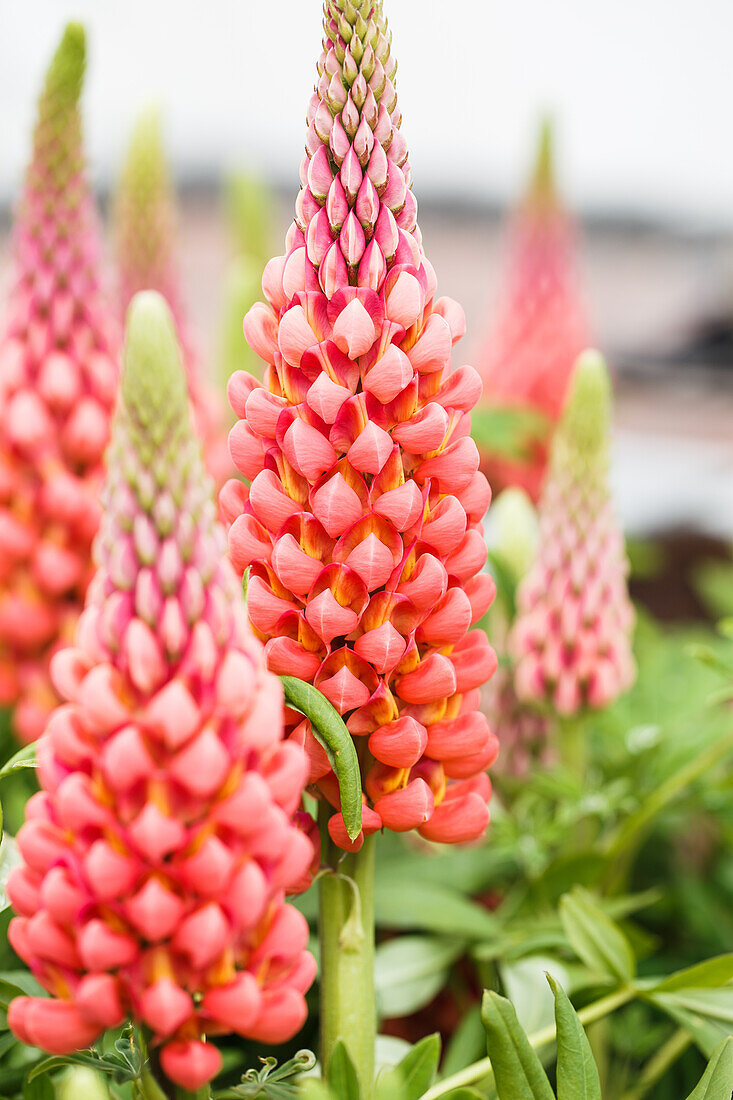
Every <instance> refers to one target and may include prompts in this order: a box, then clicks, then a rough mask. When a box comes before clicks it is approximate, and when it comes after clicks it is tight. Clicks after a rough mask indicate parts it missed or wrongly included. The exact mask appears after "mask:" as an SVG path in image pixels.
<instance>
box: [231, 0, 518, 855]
mask: <svg viewBox="0 0 733 1100" xmlns="http://www.w3.org/2000/svg"><path fill="white" fill-rule="evenodd" d="M324 29H325V38H324V49H323V53H322V55H321V58H320V61H319V63H318V82H317V85H316V90H315V92H314V94H313V97H312V99H311V102H310V106H309V109H308V135H307V139H306V155H305V157H304V159H303V163H302V165H301V183H302V188H301V191H300V193H299V195H298V199H297V202H296V207H295V221H294V223H293V225H292V226H291V228H290V231H289V233H288V235H287V239H286V249H285V254H284V255H282V256H277V257H275V259H273V260H271V261H270V262H269V263H268V265H267V267H266V268H265V272H264V276H263V280H262V286H263V291H264V294H265V297H266V299H267V303H266V304H262V303H259V304H257V305H255V306H254V307H253V308H252V309H251V310H250V312H249V313H248V314H247V316H246V318H245V322H244V330H245V335H246V337H247V340H248V342H249V343H250V345H251V346H252V347H253V348H254V349H255V350H256V351H257V352H258V354H259V355H260V356H261V357H262V359H264V360H265V362H266V364H267V371H266V375H265V385H264V387H263V386H261V385H260V384H258V383H257V381H256V380H255V379H254V378H252V377H251V376H250V375H246V374H242V373H237V374H235V375H234V376H233V377H232V379H231V382H230V386H229V395H230V400H231V403H232V407H233V409H234V411H235V412H236V414H237V416H238V417H240V420H239V422H238V423H237V424H236V425H235V426H234V428H233V430H232V433H231V435H230V449H231V454H232V457H233V459H234V461H235V463H236V464H237V466H238V467H239V469H240V471H241V472H242V474H243V475H244V476H245V478H247V479H249V480H250V481H251V486H250V488H249V490H247V489H246V488H245V487H244V485H243V484H242V483H241V482H230V483H228V485H227V486H225V488H224V490H223V491H222V496H221V503H222V509H223V513H224V515H225V518H226V519H227V520H228V522H229V524H230V525H231V529H230V533H229V549H230V554H231V557H232V560H233V561H234V563H235V566H236V568H237V569H238V570H239V572H243V571H244V570H246V569H249V592H248V606H249V614H250V618H251V621H252V623H253V624H254V626H255V628H256V630H257V632H258V634H259V636H260V637H262V638H263V639H265V640H266V642H267V645H266V652H267V659H268V664H269V667H270V668H271V669H272V670H273V671H275V672H288V673H292V674H294V675H296V676H299V677H301V678H303V679H305V680H309V681H310V682H312V683H313V684H315V686H316V687H318V688H319V689H320V690H321V691H322V692H323V693H324V694H325V695H326V696H327V697H328V698H329V699H330V701H331V702H332V703H333V704H334V706H335V707H336V708H337V709H338V710H339V711H340V713H341V714H342V715H343V716H344V718H345V719H346V722H347V725H348V728H349V730H350V731H351V733H352V734H353V735H354V737H355V738H357V740H358V742H359V746H358V747H359V752H360V757H361V761H362V766H363V786H364V790H365V792H366V799H367V801H366V804H365V806H364V812H363V823H364V828H363V833H365V834H366V833H370V832H374V831H375V830H377V829H379V828H381V827H386V828H390V829H395V830H398V831H402V830H408V829H413V828H418V829H419V830H420V832H421V833H422V835H423V836H424V837H426V838H428V839H431V840H440V841H448V842H454V841H465V840H470V839H473V838H475V837H477V836H479V835H480V834H481V833H482V832H483V830H484V829H485V827H486V824H487V821H488V810H487V801H488V796H489V781H488V777H487V776H486V768H487V767H488V766H489V765H490V764H491V763H492V761H493V760H494V758H495V756H496V752H497V743H496V739H495V738H494V736H493V734H492V733H491V731H490V730H489V727H488V723H487V721H486V718H485V717H484V716H483V715H482V714H481V712H480V710H479V696H480V687H481V685H482V684H483V683H484V682H485V681H486V680H487V679H488V678H489V677H490V676H491V674H492V672H493V671H494V668H495V665H496V657H495V655H494V652H493V650H492V649H491V647H490V646H489V643H488V640H487V638H486V635H485V633H484V632H483V631H482V630H474V631H471V630H470V627H471V625H472V624H473V623H475V622H477V621H478V619H480V618H481V616H482V615H483V614H484V613H485V611H486V609H487V607H488V606H489V604H490V603H491V601H492V599H493V596H494V592H495V588H494V584H493V581H492V580H491V578H490V577H489V575H488V574H486V573H482V572H481V570H482V568H483V565H484V562H485V559H486V546H485V543H484V539H483V534H482V526H481V523H482V519H483V516H484V513H485V511H486V508H487V506H488V503H489V498H490V490H489V486H488V483H487V481H486V478H485V477H484V476H483V474H481V473H480V472H479V470H478V465H479V456H478V452H477V449H476V445H475V444H474V442H473V440H472V439H471V437H470V434H469V433H470V416H469V415H468V414H469V410H470V409H471V408H472V406H473V405H474V404H475V403H476V401H477V400H478V398H479V395H480V393H481V381H480V379H479V377H478V375H477V373H476V371H475V370H473V368H472V367H461V368H460V369H459V370H455V371H454V370H453V369H452V365H451V347H452V345H453V344H454V343H455V342H456V340H458V339H459V338H460V337H461V336H462V335H463V331H464V316H463V311H462V310H461V308H460V306H458V305H457V304H456V303H455V302H453V301H451V300H450V299H449V298H438V297H436V293H435V292H436V279H435V273H434V271H433V268H432V266H431V264H430V263H429V261H428V260H427V258H426V256H425V254H424V252H423V249H422V244H421V235H420V230H419V228H418V225H417V204H416V201H415V198H414V196H413V193H412V190H411V172H410V166H409V162H408V158H407V146H406V144H405V139H404V137H403V136H402V132H401V130H400V123H401V115H400V111H399V107H398V105H397V99H396V96H395V86H394V76H395V68H396V65H395V61H394V59H393V58H392V56H391V53H390V36H389V32H388V30H387V24H386V21H385V19H384V16H383V14H382V7H381V3H378V2H375V0H357V2H354V0H327V2H326V4H325V18H324ZM292 736H293V738H294V739H295V740H297V741H300V742H303V743H304V744H305V746H306V748H307V750H308V753H309V755H310V759H311V774H310V778H311V781H312V782H314V783H317V784H319V786H320V790H321V792H322V794H323V795H324V796H325V797H326V798H328V799H329V800H331V801H332V803H333V804H334V809H335V811H336V812H335V813H334V814H333V816H332V817H331V819H330V824H329V831H330V834H331V837H332V839H333V840H334V841H335V842H336V843H337V844H339V845H341V846H343V847H344V848H347V849H351V848H353V847H354V846H355V847H357V848H358V847H359V846H360V845H361V843H362V842H363V837H362V836H360V837H359V838H357V840H356V842H355V844H352V842H351V841H349V838H348V837H347V835H346V831H345V828H344V822H343V818H342V816H341V814H340V812H339V806H338V790H337V787H336V784H335V782H334V777H333V775H332V773H331V770H330V767H329V763H328V760H327V758H326V755H325V753H324V752H323V751H322V750H321V749H320V747H319V746H318V745H317V744H316V742H315V741H314V739H313V738H312V736H311V733H310V731H309V727H308V726H307V723H305V722H301V723H300V724H299V725H297V726H296V728H295V729H294V730H293V733H292Z"/></svg>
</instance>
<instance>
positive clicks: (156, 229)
mask: <svg viewBox="0 0 733 1100" xmlns="http://www.w3.org/2000/svg"><path fill="white" fill-rule="evenodd" d="M176 221H177V217H176V202H175V195H174V191H173V185H172V183H171V179H170V174H169V171H168V165H167V163H166V159H165V153H164V151H163V142H162V137H161V132H160V119H159V116H158V114H157V112H155V111H148V112H146V113H145V114H143V115H141V117H140V119H139V120H138V123H137V125H136V127H135V130H134V132H133V135H132V138H131V140H130V145H129V149H128V152H127V159H126V161H125V165H124V168H123V171H122V176H121V178H120V182H119V187H118V190H117V195H116V198H115V238H116V246H117V269H118V277H119V287H118V292H119V306H120V316H121V317H123V318H124V316H125V313H126V312H127V308H128V306H129V304H130V302H131V301H132V299H133V297H134V296H135V294H137V293H138V292H139V291H141V290H157V291H158V292H159V293H160V294H162V295H163V297H164V298H165V299H166V301H167V302H168V305H169V306H170V308H171V310H172V312H173V317H174V319H175V322H176V330H177V332H178V336H179V340H180V344H181V349H182V351H183V362H184V365H185V367H186V376H187V378H188V392H189V393H190V395H191V406H192V410H193V419H194V427H195V429H196V432H197V434H198V435H199V437H200V438H201V439H202V440H203V444H204V456H205V459H206V465H207V468H208V470H209V473H210V474H211V475H212V477H213V478H214V479H215V480H216V481H217V482H218V483H219V484H221V483H222V482H223V481H224V480H225V478H227V477H228V476H229V474H230V473H231V472H232V463H231V459H230V458H229V453H228V450H227V446H226V426H225V423H224V416H223V409H222V408H221V401H220V399H219V395H218V394H217V393H215V392H214V390H213V389H212V388H211V386H209V385H208V384H207V383H206V382H205V380H204V379H203V377H202V370H201V364H200V362H199V356H198V354H197V351H196V347H195V343H194V341H193V340H192V339H191V335H190V332H189V326H188V318H187V316H186V310H185V308H184V304H183V295H182V293H181V285H180V276H179V270H178V264H177V262H176V255H175V232H176Z"/></svg>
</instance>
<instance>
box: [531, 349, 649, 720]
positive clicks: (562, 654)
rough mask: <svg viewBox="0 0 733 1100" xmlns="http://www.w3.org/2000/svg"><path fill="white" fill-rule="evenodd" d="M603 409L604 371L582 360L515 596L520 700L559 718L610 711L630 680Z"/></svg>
mask: <svg viewBox="0 0 733 1100" xmlns="http://www.w3.org/2000/svg"><path fill="white" fill-rule="evenodd" d="M610 403H611V382H610V378H609V374H608V370H607V368H606V365H605V363H604V362H603V360H602V359H601V357H600V355H598V353H597V352H586V353H584V354H583V355H582V356H581V357H580V359H579V360H578V363H577V366H576V368H575V371H574V374H573V378H572V381H571V387H570V394H569V398H568V403H567V405H566V407H565V411H564V413H563V417H562V420H561V422H560V425H559V427H558V430H557V432H556V433H555V438H554V441H553V446H552V455H551V459H550V469H549V473H548V477H547V481H546V483H545V487H544V490H543V494H542V498H541V501H540V506H539V523H540V538H539V550H538V554H537V557H536V559H535V561H534V564H533V565H532V567H531V569H530V570H529V573H528V574H527V576H526V577H525V579H524V580H523V581H522V583H521V585H520V587H519V591H518V597H517V602H518V615H517V621H516V623H515V625H514V628H513V631H512V638H511V649H512V652H513V654H514V657H515V660H516V669H515V686H516V690H517V694H518V696H519V698H520V699H523V700H525V701H527V700H534V701H536V702H541V701H543V702H546V703H549V704H551V705H552V707H553V708H554V709H555V710H556V711H557V712H558V713H559V714H561V715H571V714H576V713H577V712H578V711H579V710H581V709H582V708H583V707H586V706H589V707H603V706H606V705H608V704H609V703H611V702H613V700H614V699H615V698H616V697H617V696H618V695H619V694H620V693H621V692H623V691H625V690H626V689H627V688H628V687H629V686H630V685H631V683H632V682H633V679H634V674H635V668H634V660H633V656H632V652H631V633H632V628H633V621H634V614H633V609H632V606H631V602H630V600H629V595H628V590H627V584H626V577H627V573H628V563H627V560H626V555H625V552H624V540H623V535H622V533H621V530H620V528H619V526H618V524H617V522H616V520H615V517H614V515H613V509H612V505H611V500H610V493H609V488H608V436H609V431H610Z"/></svg>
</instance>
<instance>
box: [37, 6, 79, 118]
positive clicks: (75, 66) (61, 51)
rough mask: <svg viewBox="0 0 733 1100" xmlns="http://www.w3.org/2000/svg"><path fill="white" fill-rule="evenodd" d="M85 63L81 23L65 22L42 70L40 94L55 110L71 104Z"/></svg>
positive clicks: (76, 98)
mask: <svg viewBox="0 0 733 1100" xmlns="http://www.w3.org/2000/svg"><path fill="white" fill-rule="evenodd" d="M85 66H86V32H85V31H84V27H83V25H82V24H81V23H67V25H66V30H65V31H64V35H63V38H62V39H61V41H60V43H59V45H58V48H57V50H56V53H55V54H54V56H53V60H52V61H51V64H50V65H49V67H48V72H47V73H46V84H45V87H44V97H45V98H46V99H47V100H48V101H49V102H52V103H53V105H54V107H55V109H57V110H58V109H61V108H68V107H73V106H75V105H76V104H77V103H78V101H79V96H80V95H81V89H82V84H83V83H84V69H85Z"/></svg>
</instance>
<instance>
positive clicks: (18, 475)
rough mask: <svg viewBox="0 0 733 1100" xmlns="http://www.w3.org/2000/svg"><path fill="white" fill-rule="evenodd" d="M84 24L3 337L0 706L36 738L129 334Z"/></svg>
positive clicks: (45, 110)
mask: <svg viewBox="0 0 733 1100" xmlns="http://www.w3.org/2000/svg"><path fill="white" fill-rule="evenodd" d="M84 59H85V44H84V31H83V29H82V28H81V27H80V26H79V25H78V24H75V23H72V24H70V25H69V26H68V27H67V29H66V32H65V34H64V37H63V39H62V41H61V44H60V46H59V48H58V50H57V52H56V55H55V57H54V58H53V61H52V62H51V66H50V68H49V70H48V74H47V76H46V83H45V87H44V89H43V92H42V94H41V97H40V101H39V106H38V121H37V123H36V129H35V133H34V140H33V158H32V160H31V163H30V166H29V168H28V172H27V175H26V180H25V188H24V191H23V195H22V198H21V201H20V205H19V208H18V216H17V222H16V225H15V231H14V273H13V279H14V283H13V288H12V291H11V294H10V299H9V302H8V313H7V324H6V329H5V333H4V336H3V339H2V342H1V343H0V705H1V706H15V707H16V710H15V716H14V718H15V728H16V732H17V733H18V735H19V736H20V737H21V738H22V740H24V741H31V740H34V739H35V738H36V737H38V735H39V734H40V733H41V731H42V729H43V726H44V723H45V720H46V718H47V717H48V714H49V713H50V711H51V709H52V708H53V707H54V706H55V705H56V703H57V701H58V699H57V697H56V695H55V693H54V692H53V690H52V688H51V684H50V681H49V678H48V660H49V657H50V654H51V651H52V648H53V647H54V645H55V644H56V643H57V642H58V640H59V639H60V638H64V639H66V640H68V637H69V636H70V633H71V630H72V628H73V624H74V623H75V622H76V619H77V618H78V615H79V612H80V611H81V609H82V605H83V600H84V593H85V591H86V587H87V584H88V583H89V579H90V575H91V544H92V539H93V537H94V533H95V531H96V529H97V526H98V523H99V503H98V495H99V485H100V484H101V478H102V456H103V454H104V448H105V446H106V443H107V439H108V436H109V418H110V414H111V410H112V405H113V402H114V397H115V393H116V387H117V355H118V333H117V329H116V326H115V322H114V318H113V316H112V313H111V311H110V310H109V308H108V306H107V304H106V303H105V302H104V301H103V299H102V296H101V293H100V286H99V263H98V243H99V242H98V230H97V224H96V217H95V211H94V208H93V202H92V196H91V193H90V190H89V185H88V183H87V179H86V175H85V170H84V156H83V151H82V135H81V118H80V114H79V95H80V93H81V87H82V81H83V76H84Z"/></svg>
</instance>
